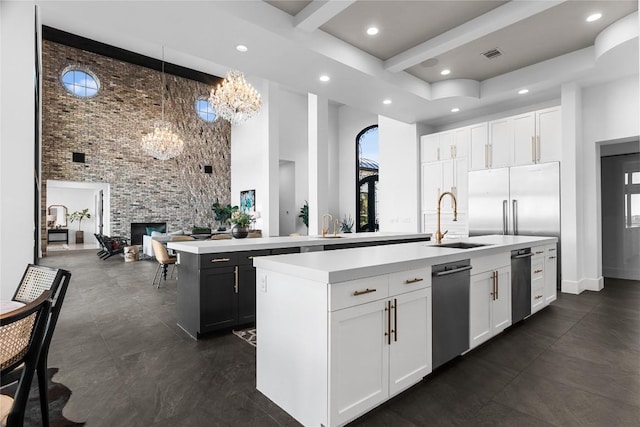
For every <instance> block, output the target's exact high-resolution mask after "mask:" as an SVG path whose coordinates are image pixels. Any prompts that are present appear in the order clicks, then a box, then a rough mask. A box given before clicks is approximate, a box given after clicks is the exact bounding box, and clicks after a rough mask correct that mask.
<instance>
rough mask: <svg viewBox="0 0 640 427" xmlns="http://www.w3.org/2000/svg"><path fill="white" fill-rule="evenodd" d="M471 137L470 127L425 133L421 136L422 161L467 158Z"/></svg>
mask: <svg viewBox="0 0 640 427" xmlns="http://www.w3.org/2000/svg"><path fill="white" fill-rule="evenodd" d="M469 139H470V128H469V127H465V128H460V129H454V130H450V131H446V132H438V133H432V134H430V135H423V136H421V137H420V161H421V162H422V163H426V162H437V161H438V160H450V159H459V158H466V156H467V151H468V145H469Z"/></svg>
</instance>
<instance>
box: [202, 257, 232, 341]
mask: <svg viewBox="0 0 640 427" xmlns="http://www.w3.org/2000/svg"><path fill="white" fill-rule="evenodd" d="M237 268H238V267H237V266H228V267H220V268H210V269H208V270H202V271H201V272H200V330H199V332H200V333H206V332H211V331H215V330H217V329H222V328H227V327H231V326H234V325H236V324H237V323H238V293H237V291H236V289H237V286H236V275H237V272H236V269H237Z"/></svg>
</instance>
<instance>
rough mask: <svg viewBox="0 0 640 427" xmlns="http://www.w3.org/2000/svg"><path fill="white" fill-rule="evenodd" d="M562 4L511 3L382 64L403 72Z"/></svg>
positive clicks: (393, 70)
mask: <svg viewBox="0 0 640 427" xmlns="http://www.w3.org/2000/svg"><path fill="white" fill-rule="evenodd" d="M565 1H566V0H556V1H520V0H514V1H510V2H509V3H506V4H504V5H502V6H500V7H497V8H495V9H493V10H491V11H489V12H487V13H485V14H484V15H480V16H478V17H477V18H474V19H472V20H471V21H468V22H465V23H464V24H462V25H460V26H458V27H455V28H452V29H451V30H449V31H447V32H444V33H442V34H440V35H438V36H436V37H434V38H432V39H430V40H427V41H425V42H423V43H420V44H419V45H417V46H414V47H412V48H410V49H407V50H405V51H404V52H401V53H399V54H397V55H395V56H393V57H391V58H389V59H387V60H386V61H385V62H384V67H385V69H386V70H387V71H391V72H394V73H397V72H398V71H402V70H406V69H407V68H410V67H413V66H414V65H417V64H419V63H421V62H423V61H426V60H427V59H430V58H436V57H438V56H439V55H442V54H443V53H445V52H449V51H451V50H453V49H455V48H457V47H460V46H463V45H465V44H467V43H470V42H472V41H474V40H477V39H479V38H481V37H484V36H486V35H488V34H491V33H494V32H496V31H498V30H501V29H503V28H506V27H508V26H509V25H512V24H515V23H516V22H519V21H522V20H523V19H526V18H529V17H531V16H533V15H536V14H538V13H540V12H543V11H545V10H547V9H550V8H552V7H555V6H557V5H559V4H561V3H564V2H565Z"/></svg>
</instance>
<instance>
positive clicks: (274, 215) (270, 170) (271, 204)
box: [263, 82, 280, 236]
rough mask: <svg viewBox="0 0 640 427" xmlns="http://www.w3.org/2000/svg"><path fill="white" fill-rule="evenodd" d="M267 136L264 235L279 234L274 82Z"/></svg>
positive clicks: (276, 89)
mask: <svg viewBox="0 0 640 427" xmlns="http://www.w3.org/2000/svg"><path fill="white" fill-rule="evenodd" d="M268 87H269V117H268V126H269V131H268V132H269V133H268V135H269V137H268V140H267V150H266V151H267V153H268V154H267V156H265V158H264V166H263V167H264V171H265V178H266V179H267V182H268V185H266V188H267V194H266V195H265V197H266V198H267V208H266V209H265V210H266V211H267V212H268V213H269V215H268V218H267V221H268V224H267V225H266V227H265V228H266V231H267V232H268V234H265V235H266V236H279V235H280V123H279V120H280V109H279V107H278V105H279V102H280V86H279V85H278V84H276V83H273V82H269V83H268Z"/></svg>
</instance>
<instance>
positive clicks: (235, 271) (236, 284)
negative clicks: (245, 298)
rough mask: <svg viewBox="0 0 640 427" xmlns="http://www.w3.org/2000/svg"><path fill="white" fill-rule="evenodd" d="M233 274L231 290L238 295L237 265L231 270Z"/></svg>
mask: <svg viewBox="0 0 640 427" xmlns="http://www.w3.org/2000/svg"><path fill="white" fill-rule="evenodd" d="M233 273H234V276H235V283H234V285H233V289H234V290H235V291H236V294H237V293H238V266H237V265H236V266H235V268H234V269H233Z"/></svg>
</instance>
